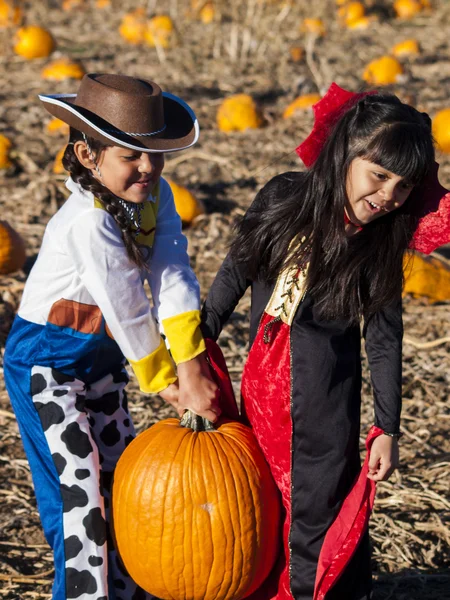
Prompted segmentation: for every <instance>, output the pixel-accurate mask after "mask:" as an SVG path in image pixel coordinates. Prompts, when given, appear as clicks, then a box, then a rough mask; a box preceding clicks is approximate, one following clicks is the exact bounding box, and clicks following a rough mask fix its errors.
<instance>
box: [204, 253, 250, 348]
mask: <svg viewBox="0 0 450 600" xmlns="http://www.w3.org/2000/svg"><path fill="white" fill-rule="evenodd" d="M245 271H246V269H245V265H244V264H241V265H236V264H235V262H234V260H233V259H232V257H231V255H230V254H228V256H227V257H226V258H225V260H224V262H223V263H222V266H221V267H220V269H219V272H218V273H217V275H216V278H215V279H214V281H213V284H212V286H211V289H210V290H209V292H208V296H207V298H206V300H205V303H204V305H203V308H202V323H201V330H202V333H203V337H205V338H211V339H213V340H217V338H218V337H219V335H220V332H221V331H222V327H223V326H224V325H225V323H226V322H227V321H228V319H229V318H230V316H231V313H232V312H233V311H234V309H235V308H236V306H237V304H238V302H239V300H240V299H241V298H242V296H243V295H244V294H245V290H246V289H247V288H248V287H249V285H250V283H251V282H250V281H249V280H248V279H247V277H246V274H245Z"/></svg>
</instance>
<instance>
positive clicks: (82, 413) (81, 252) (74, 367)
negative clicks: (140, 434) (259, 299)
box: [4, 74, 220, 600]
mask: <svg viewBox="0 0 450 600" xmlns="http://www.w3.org/2000/svg"><path fill="white" fill-rule="evenodd" d="M40 99H41V101H42V102H43V103H44V106H45V107H46V109H47V110H48V111H49V112H50V113H51V114H52V115H54V116H55V117H58V118H60V119H62V120H63V121H65V122H66V123H68V124H69V125H70V128H71V130H70V141H69V144H68V146H67V149H66V152H65V155H64V159H63V164H64V166H65V168H66V169H67V171H68V172H69V173H70V177H69V179H68V181H67V184H66V185H67V187H68V189H69V190H70V192H71V195H70V197H69V199H68V200H67V201H66V203H65V204H64V206H63V207H62V208H61V209H60V210H59V211H58V213H57V214H56V215H55V216H54V217H53V218H52V219H51V220H50V222H49V224H48V226H47V229H46V232H45V235H44V239H43V243H42V248H41V251H40V253H39V256H38V259H37V261H36V264H35V265H34V267H33V269H32V271H31V273H30V276H29V278H28V281H27V284H26V287H25V291H24V294H23V299H22V302H21V305H20V308H19V311H18V315H17V317H16V320H15V322H14V324H13V327H12V330H11V333H10V336H9V338H8V341H7V345H6V353H5V363H4V364H5V381H6V385H7V389H8V392H9V395H10V397H11V402H12V405H13V407H14V410H15V413H16V416H17V420H18V423H19V428H20V432H21V435H22V439H23V443H24V446H25V450H26V453H27V456H28V459H29V462H30V466H31V471H32V476H33V482H34V486H35V491H36V497H37V502H38V508H39V512H40V515H41V519H42V523H43V527H44V531H45V534H46V537H47V540H48V542H49V544H50V545H51V547H52V548H53V551H54V559H55V581H54V586H53V600H65V599H66V598H78V599H80V600H107V599H116V600H138V599H140V598H146V597H147V595H146V594H145V593H144V592H143V591H142V590H139V589H137V588H136V585H135V584H134V583H133V582H132V581H131V579H130V578H129V577H128V575H127V574H126V572H124V571H123V568H121V565H120V562H119V561H118V560H117V556H116V555H115V552H114V550H113V545H112V543H111V540H110V539H109V535H108V534H109V532H108V527H107V521H108V515H109V490H110V484H111V477H112V473H113V471H114V466H115V464H116V461H117V460H118V458H119V456H120V455H121V453H122V451H123V450H124V448H125V446H126V445H127V444H128V443H129V442H130V441H131V440H132V439H133V437H134V435H135V433H134V428H133V424H132V422H131V419H130V415H129V412H128V408H127V400H126V395H125V390H124V388H125V385H126V383H127V381H128V376H127V373H126V371H125V369H124V362H125V358H126V359H127V360H128V362H129V363H130V365H131V367H132V368H133V371H134V373H135V375H136V377H137V379H138V382H139V385H140V389H141V390H142V391H143V392H146V393H159V394H160V395H161V396H163V397H164V398H165V399H166V400H168V401H169V402H171V403H172V404H173V405H174V406H176V408H177V409H178V411H179V412H180V413H182V412H183V411H184V409H190V410H192V411H193V412H195V413H197V414H199V415H202V416H204V417H206V418H208V419H209V420H211V421H215V420H216V419H217V417H218V415H219V414H220V409H219V407H218V403H217V398H216V392H217V388H216V385H215V384H214V383H213V381H212V380H211V378H210V375H209V370H208V365H207V363H206V359H205V343H204V340H203V338H202V335H201V332H200V329H199V324H200V312H199V308H200V307H199V286H198V283H197V280H196V278H195V276H194V273H193V272H192V270H191V269H190V267H189V259H188V255H187V252H186V248H187V243H186V239H185V237H184V236H183V235H182V233H181V223H180V219H179V217H178V215H177V213H176V211H175V207H174V201H173V196H172V193H171V190H170V187H169V185H168V184H167V182H166V181H165V180H164V179H163V178H162V177H161V172H162V170H163V167H164V153H166V152H173V151H176V150H182V149H184V148H188V147H189V146H192V145H193V144H195V142H196V141H197V139H198V134H199V129H198V124H197V120H196V118H195V115H194V113H193V112H192V110H191V109H190V108H189V107H188V106H187V105H186V104H185V103H184V102H183V101H182V100H181V99H180V98H178V97H176V96H173V95H172V94H168V93H165V92H162V91H161V89H160V88H159V86H158V85H156V84H155V83H153V82H151V81H144V80H141V79H135V78H131V77H125V76H119V75H97V74H90V75H86V76H85V77H84V78H83V80H82V82H81V85H80V89H79V92H78V94H76V95H75V94H71V95H53V96H40ZM145 280H147V281H148V283H149V286H150V289H151V293H152V299H153V307H151V305H150V303H149V301H148V299H147V297H146V294H145V291H144V285H143V284H144V281H145ZM162 332H164V336H165V337H166V338H167V341H168V344H169V346H170V353H169V350H168V349H167V347H166V344H165V342H164V340H163V338H162ZM108 552H109V556H108Z"/></svg>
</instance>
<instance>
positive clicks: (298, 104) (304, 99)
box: [283, 94, 321, 119]
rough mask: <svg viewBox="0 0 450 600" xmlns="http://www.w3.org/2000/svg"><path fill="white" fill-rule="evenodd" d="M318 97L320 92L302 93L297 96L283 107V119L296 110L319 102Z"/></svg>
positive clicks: (301, 109) (302, 109)
mask: <svg viewBox="0 0 450 600" xmlns="http://www.w3.org/2000/svg"><path fill="white" fill-rule="evenodd" d="M320 98H321V96H320V94H304V95H303V96H299V97H298V98H296V99H295V100H294V101H293V102H291V104H289V106H287V107H286V108H285V110H284V112H283V119H289V118H290V117H292V115H294V114H295V113H296V112H300V111H305V110H308V109H309V108H311V107H312V106H313V105H314V104H316V103H317V102H319V100H320Z"/></svg>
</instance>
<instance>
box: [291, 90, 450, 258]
mask: <svg viewBox="0 0 450 600" xmlns="http://www.w3.org/2000/svg"><path fill="white" fill-rule="evenodd" d="M376 93H377V92H374V91H371V92H361V93H354V92H349V91H347V90H344V89H343V88H341V87H339V86H338V85H337V84H336V83H332V84H331V86H330V88H329V89H328V91H327V93H326V94H325V96H324V97H323V98H322V99H321V100H319V102H317V103H316V104H314V106H313V111H314V126H313V129H312V131H311V133H310V134H309V136H308V137H307V138H306V140H305V141H304V142H302V143H301V144H300V145H299V146H298V147H297V148H296V152H297V154H298V155H299V157H300V158H301V160H302V161H303V163H304V164H305V166H306V167H310V166H311V165H312V164H314V162H315V161H316V159H317V157H318V156H319V154H320V152H321V150H322V148H323V146H324V144H325V141H326V139H327V137H328V135H329V134H330V131H331V130H332V128H333V127H334V125H335V124H336V122H337V121H338V120H339V119H340V118H341V117H342V115H344V114H345V113H346V112H347V111H348V110H349V109H350V108H351V107H352V106H354V104H356V102H358V100H360V99H361V98H364V97H365V96H368V95H370V94H376ZM438 170H439V165H438V164H437V163H435V165H434V169H432V171H431V173H430V175H429V176H428V177H427V179H426V181H425V182H424V183H423V185H422V186H421V187H420V188H417V189H415V190H414V191H413V192H412V194H411V200H412V201H413V203H414V204H413V206H414V211H415V214H416V215H417V216H418V217H419V223H418V226H417V229H416V231H415V233H414V238H413V241H412V244H411V247H412V248H413V249H414V250H418V251H419V252H424V253H425V254H430V252H433V250H435V249H436V248H438V247H439V246H442V245H444V244H448V243H450V191H449V190H447V189H446V188H445V187H443V186H442V185H441V184H440V183H439V178H438Z"/></svg>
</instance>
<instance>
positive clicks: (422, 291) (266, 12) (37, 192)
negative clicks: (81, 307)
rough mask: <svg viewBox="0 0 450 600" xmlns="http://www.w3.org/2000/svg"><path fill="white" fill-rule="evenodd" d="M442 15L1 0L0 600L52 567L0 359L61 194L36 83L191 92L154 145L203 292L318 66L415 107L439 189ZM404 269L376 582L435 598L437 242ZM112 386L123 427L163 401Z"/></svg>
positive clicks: (357, 8)
mask: <svg viewBox="0 0 450 600" xmlns="http://www.w3.org/2000/svg"><path fill="white" fill-rule="evenodd" d="M449 31H450V0H395V1H394V0H361V2H353V1H350V0H347V1H346V0H314V2H310V1H309V0H308V1H307V0H227V1H225V0H209V1H205V0H164V1H158V0H33V1H31V0H30V1H26V0H23V1H15V0H0V77H1V84H2V85H1V90H0V95H1V101H0V600H27V599H35V600H44V599H47V598H51V585H52V578H53V566H52V564H53V563H52V554H51V551H50V549H49V546H48V544H47V542H46V540H45V538H44V536H43V533H42V530H41V526H40V522H39V517H38V512H37V509H36V502H35V498H34V493H33V486H32V482H31V477H30V471H29V467H28V463H27V461H26V459H25V455H24V452H23V448H22V444H21V440H20V436H19V432H18V428H17V424H16V421H15V418H14V415H13V412H12V408H11V405H10V403H9V400H8V396H7V394H6V390H5V386H4V382H3V376H2V374H3V371H2V365H3V363H2V357H3V352H4V346H5V340H6V337H7V335H8V331H9V329H10V327H11V323H12V320H13V318H14V314H15V312H16V311H17V308H18V305H19V302H20V299H21V295H22V292H23V288H24V284H25V281H26V279H27V275H28V273H29V271H30V269H31V268H32V265H33V263H34V260H35V259H36V256H37V253H38V251H39V248H40V245H41V242H42V236H43V233H44V229H45V226H46V224H47V222H48V220H49V219H50V218H51V217H52V216H53V215H54V214H55V212H56V211H57V210H58V208H59V207H61V206H62V205H63V203H64V201H65V199H66V197H67V190H66V188H65V186H64V181H65V179H66V173H65V171H64V167H63V165H62V162H61V156H62V153H63V151H64V147H65V144H66V141H67V128H66V127H65V126H64V124H63V123H61V122H58V121H57V120H52V119H51V118H50V116H49V115H48V113H46V111H45V109H44V108H43V106H42V105H41V104H40V102H39V100H38V98H37V95H38V94H67V93H74V92H76V90H77V88H78V86H79V82H80V78H81V77H82V76H83V74H84V73H92V72H97V73H99V72H115V73H122V74H126V75H132V76H139V77H142V78H144V79H150V80H155V81H156V82H158V83H159V84H160V85H161V87H162V88H163V89H167V90H168V91H170V92H172V93H174V94H177V95H180V96H181V97H182V98H183V99H185V100H186V101H187V102H188V103H189V104H190V105H191V106H192V108H193V109H194V111H195V112H196V115H197V117H198V120H199V123H200V130H201V133H200V141H199V143H198V144H197V145H195V146H194V147H192V148H190V149H188V150H186V151H184V152H181V153H175V154H172V155H169V156H167V158H166V166H165V170H164V176H166V177H167V179H168V180H169V181H170V184H171V185H172V187H173V191H174V196H175V202H176V205H177V210H178V211H179V214H180V216H181V217H182V221H183V227H184V232H185V234H186V236H187V238H188V242H189V253H190V256H191V262H192V266H193V268H194V269H195V272H196V274H197V277H198V279H199V282H200V286H201V294H202V297H203V298H204V297H205V295H206V293H207V291H208V288H209V286H210V285H211V283H212V281H213V278H214V275H215V273H216V272H217V270H218V268H219V266H220V264H221V262H222V260H223V258H224V257H225V255H226V252H227V245H228V244H229V242H230V240H231V238H232V235H233V223H234V222H235V221H236V219H237V218H238V217H240V216H242V215H243V214H244V212H245V210H246V209H247V208H248V206H249V205H250V203H251V202H252V200H253V198H254V196H255V194H256V192H257V191H258V189H259V188H260V187H261V186H262V185H263V184H264V183H265V182H266V181H268V180H269V179H270V178H271V177H273V176H274V175H276V174H277V173H281V172H284V171H288V170H296V169H302V163H301V162H300V161H299V159H298V157H297V155H296V153H295V148H296V146H297V145H298V144H299V143H300V142H301V141H303V140H304V139H305V137H306V136H307V135H308V134H309V132H310V130H311V127H312V124H313V111H312V105H313V104H314V103H315V102H317V101H318V100H319V99H320V98H321V97H322V96H323V95H324V94H325V92H326V90H327V89H328V87H329V86H330V84H331V83H332V82H333V81H334V82H336V83H337V84H338V85H340V86H341V87H343V88H345V89H347V90H351V91H360V90H362V89H367V88H370V87H373V88H377V89H385V90H386V91H388V92H393V93H395V94H397V95H398V96H399V97H400V98H401V99H402V100H404V101H406V102H408V103H410V104H413V105H414V106H415V107H416V108H417V109H419V110H420V111H422V112H427V113H428V114H429V116H430V118H431V119H432V123H433V135H434V138H435V141H436V144H437V147H438V153H437V159H438V161H439V163H440V170H439V178H440V181H441V183H442V185H444V186H445V187H447V188H450V41H449V40H450V36H449V35H448V32H449ZM405 275H406V277H407V282H406V287H405V296H404V326H405V337H404V348H403V358H404V371H403V419H402V430H403V432H404V436H403V437H402V439H401V440H400V452H401V454H400V460H401V467H400V469H399V471H398V472H396V473H395V474H394V475H393V476H392V477H391V479H390V480H389V481H388V482H385V483H381V484H379V485H378V488H377V499H376V504H375V511H374V514H373V517H372V520H371V538H372V545H373V552H372V567H373V574H374V586H375V588H374V596H373V598H374V600H448V599H449V598H450V493H449V490H450V435H449V433H450V411H449V396H450V246H447V247H442V248H441V249H439V250H438V251H437V252H435V253H433V255H432V256H431V257H430V258H426V259H425V258H424V257H423V256H418V257H417V258H416V260H414V258H412V259H411V260H408V261H405ZM249 310H250V297H249V295H248V294H247V295H245V297H244V298H243V300H242V301H241V303H240V304H239V306H238V307H237V309H236V311H235V312H234V313H233V315H232V316H231V319H230V321H229V323H228V324H227V326H226V327H225V329H224V332H223V334H222V336H221V338H220V345H221V347H222V350H223V353H224V356H225V358H226V360H227V364H228V367H229V370H230V374H231V378H232V380H233V386H234V388H235V392H236V394H237V397H238V396H239V384H240V377H241V374H242V368H243V364H244V361H245V358H246V353H247V350H248V332H249V323H248V317H249ZM364 367H365V369H364V377H363V406H362V428H361V448H362V449H363V440H364V438H365V435H366V433H367V431H368V429H369V427H370V426H371V424H372V421H373V409H372V397H371V388H370V377H369V373H368V370H367V368H366V367H367V363H366V359H365V357H364ZM130 374H131V371H130ZM131 375H132V374H131ZM127 389H128V397H129V404H130V412H131V414H132V416H133V420H134V423H135V426H136V429H137V430H138V432H142V431H144V430H146V429H148V428H149V427H150V426H151V425H152V424H154V423H156V422H159V421H161V420H164V419H167V418H171V417H175V416H176V413H175V411H174V410H173V409H172V408H171V407H170V406H169V405H168V404H166V403H165V402H164V401H163V400H162V399H161V398H160V397H159V396H157V395H155V396H147V395H144V394H142V393H140V392H139V390H138V385H137V382H136V379H135V378H134V377H133V376H131V381H130V384H129V386H128V388H127ZM124 498H125V496H124ZM238 500H239V501H242V502H244V500H243V499H242V498H239V499H238ZM238 500H236V501H237V502H238ZM123 502H124V503H126V502H130V503H131V504H132V501H131V500H127V498H125V499H124V500H123ZM125 517H126V515H125V516H123V518H125ZM121 518H122V517H121ZM127 543H128V542H127ZM128 552H130V548H128ZM131 552H132V548H131ZM132 559H133V557H131V560H132ZM149 562H150V561H149ZM180 600H183V599H181V598H180ZM185 600H188V598H187V597H186V599H185ZM342 600H345V598H343V599H342Z"/></svg>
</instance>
